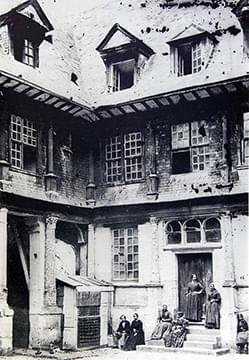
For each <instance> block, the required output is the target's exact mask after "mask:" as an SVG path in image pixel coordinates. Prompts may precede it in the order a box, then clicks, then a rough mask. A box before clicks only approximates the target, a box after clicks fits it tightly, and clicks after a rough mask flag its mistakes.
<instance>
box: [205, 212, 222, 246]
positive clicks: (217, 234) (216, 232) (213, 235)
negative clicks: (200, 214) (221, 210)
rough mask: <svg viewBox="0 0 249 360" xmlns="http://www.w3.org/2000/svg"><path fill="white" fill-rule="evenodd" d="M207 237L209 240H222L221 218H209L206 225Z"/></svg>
mask: <svg viewBox="0 0 249 360" xmlns="http://www.w3.org/2000/svg"><path fill="white" fill-rule="evenodd" d="M204 231H205V237H206V241H207V242H220V241H221V229H220V222H219V220H217V219H215V218H212V219H208V220H207V221H206V222H205V225H204Z"/></svg>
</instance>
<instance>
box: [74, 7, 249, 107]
mask: <svg viewBox="0 0 249 360" xmlns="http://www.w3.org/2000/svg"><path fill="white" fill-rule="evenodd" d="M197 3H198V4H199V5H196V4H197ZM214 3H215V6H214ZM227 3H228V2H227ZM229 3H231V2H229ZM224 4H225V5H224ZM70 21H72V20H70ZM74 23H75V27H74V36H75V39H76V45H77V48H78V54H79V58H80V61H81V69H82V74H84V76H83V84H84V88H85V89H86V90H87V91H88V92H89V95H90V98H91V99H92V101H93V102H94V103H95V105H96V106H99V105H105V104H111V103H120V102H123V101H128V100H130V99H132V98H134V99H135V98H139V97H144V96H150V95H155V94H157V93H162V92H165V91H173V90H177V89H181V88H184V87H188V86H191V85H193V86H195V85H202V84H208V83H210V82H214V81H222V80H225V79H229V78H230V77H236V76H240V75H243V74H245V72H246V68H247V65H246V64H245V63H243V51H242V50H243V49H242V47H243V45H242V44H243V36H242V31H241V26H240V23H239V21H238V19H237V18H236V16H235V15H234V14H233V13H232V11H231V7H230V6H228V5H226V3H225V2H220V1H219V2H218V1H216V2H215V1H211V0H210V1H201V0H199V1H173V0H172V1H162V0H144V1H143V0H141V1H131V0H122V1H112V0H109V1H104V3H103V5H102V6H101V5H100V6H96V7H95V8H93V9H91V10H90V11H88V12H80V11H79V13H78V15H77V16H76V17H75V20H74ZM115 23H118V24H122V27H123V28H125V29H126V30H127V31H128V32H129V33H130V34H132V36H134V37H136V38H138V39H140V40H141V41H142V42H143V43H145V44H146V45H147V46H149V47H151V48H152V49H153V51H154V53H155V54H154V55H152V56H151V58H150V59H149V61H147V62H145V64H144V66H143V68H142V69H141V71H140V79H139V81H138V83H137V84H136V85H134V86H133V87H131V88H130V89H126V90H122V91H120V92H115V93H111V94H108V93H107V89H106V73H105V71H106V69H105V65H104V64H103V62H102V60H101V57H100V54H99V53H98V52H97V51H96V47H97V46H98V45H99V44H101V43H103V41H104V40H105V39H106V34H107V33H108V31H109V29H110V28H112V27H113V25H114V24H115ZM231 29H236V35H235V34H234V33H233V32H232V31H230V30H231ZM204 32H205V33H206V34H210V35H212V36H213V38H215V40H216V41H215V46H214V48H213V50H212V52H211V53H210V57H209V61H208V64H207V66H206V67H205V69H203V70H202V71H200V72H199V73H196V74H192V75H187V76H182V77H179V78H177V77H176V76H174V75H173V74H172V73H171V64H170V63H171V61H170V46H169V44H168V42H170V41H171V40H172V39H177V37H178V36H179V34H180V33H181V35H183V36H194V35H196V34H200V33H204Z"/></svg>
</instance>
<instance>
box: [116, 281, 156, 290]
mask: <svg viewBox="0 0 249 360" xmlns="http://www.w3.org/2000/svg"><path fill="white" fill-rule="evenodd" d="M113 286H114V287H115V288H124V289H126V288H155V287H163V285H162V284H160V283H151V284H149V283H146V284H139V283H131V282H127V284H124V283H122V284H118V283H116V282H115V283H114V282H113Z"/></svg>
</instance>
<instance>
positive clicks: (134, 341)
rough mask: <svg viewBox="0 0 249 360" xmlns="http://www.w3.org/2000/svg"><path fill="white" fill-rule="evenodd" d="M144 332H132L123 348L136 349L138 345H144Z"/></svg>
mask: <svg viewBox="0 0 249 360" xmlns="http://www.w3.org/2000/svg"><path fill="white" fill-rule="evenodd" d="M144 344H145V341H144V332H143V330H141V331H139V332H138V333H136V334H134V333H130V335H129V336H128V338H127V339H126V341H125V343H124V346H123V349H124V350H136V346H137V345H144Z"/></svg>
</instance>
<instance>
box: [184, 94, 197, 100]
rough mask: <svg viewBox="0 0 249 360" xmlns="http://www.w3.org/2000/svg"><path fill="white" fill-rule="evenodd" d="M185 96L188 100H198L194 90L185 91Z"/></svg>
mask: <svg viewBox="0 0 249 360" xmlns="http://www.w3.org/2000/svg"><path fill="white" fill-rule="evenodd" d="M183 96H184V97H185V99H186V100H187V101H195V100H196V96H195V95H194V94H193V93H192V92H188V93H185V94H183Z"/></svg>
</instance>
